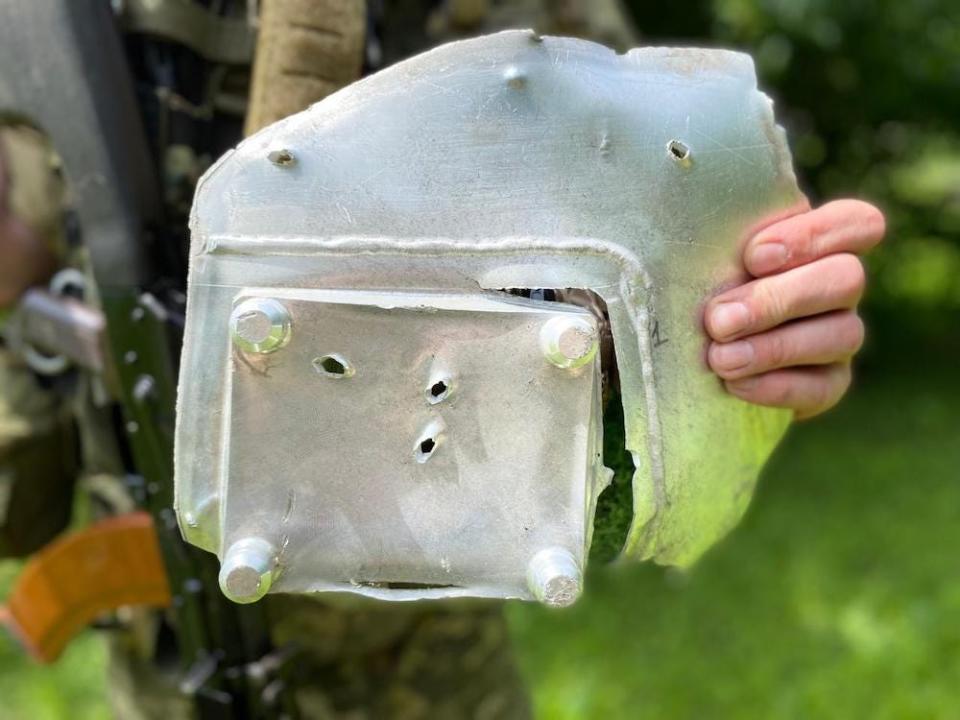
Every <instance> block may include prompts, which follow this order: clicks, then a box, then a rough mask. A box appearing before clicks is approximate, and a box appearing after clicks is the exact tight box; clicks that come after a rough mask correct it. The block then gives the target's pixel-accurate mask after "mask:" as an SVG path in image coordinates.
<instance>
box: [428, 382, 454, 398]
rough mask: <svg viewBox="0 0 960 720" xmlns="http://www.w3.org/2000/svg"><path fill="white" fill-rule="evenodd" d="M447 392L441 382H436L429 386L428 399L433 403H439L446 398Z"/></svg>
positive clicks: (446, 388)
mask: <svg viewBox="0 0 960 720" xmlns="http://www.w3.org/2000/svg"><path fill="white" fill-rule="evenodd" d="M449 390H450V388H449V387H448V386H447V384H446V383H445V382H444V381H443V380H438V381H437V382H435V383H434V384H433V385H431V386H430V397H431V399H432V400H433V401H434V402H440V401H441V400H443V398H444V397H446V395H447V392H449Z"/></svg>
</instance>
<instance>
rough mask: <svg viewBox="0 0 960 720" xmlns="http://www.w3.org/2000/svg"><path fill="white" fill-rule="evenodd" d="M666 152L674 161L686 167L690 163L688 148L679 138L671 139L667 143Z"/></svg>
mask: <svg viewBox="0 0 960 720" xmlns="http://www.w3.org/2000/svg"><path fill="white" fill-rule="evenodd" d="M667 152H668V153H670V157H671V158H673V160H674V162H677V163H679V164H680V165H683V166H684V167H686V166H687V165H689V164H690V162H691V159H690V148H689V147H688V146H687V145H686V144H685V143H683V142H681V141H680V140H671V141H670V142H668V143H667Z"/></svg>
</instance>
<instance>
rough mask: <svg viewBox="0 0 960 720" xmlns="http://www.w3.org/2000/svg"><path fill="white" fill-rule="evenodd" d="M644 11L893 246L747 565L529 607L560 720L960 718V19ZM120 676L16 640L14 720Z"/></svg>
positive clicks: (748, 545) (785, 2) (645, 27)
mask: <svg viewBox="0 0 960 720" xmlns="http://www.w3.org/2000/svg"><path fill="white" fill-rule="evenodd" d="M631 5H632V10H633V12H634V14H635V16H636V18H637V24H638V26H639V27H640V28H641V29H642V33H643V39H644V42H645V43H646V44H668V43H671V42H675V43H678V44H697V45H716V46H722V47H735V48H739V49H742V50H745V51H747V52H749V53H751V54H752V55H753V56H754V58H755V60H756V62H757V68H758V73H759V75H760V82H761V85H762V86H763V87H764V88H765V89H766V90H767V91H768V92H769V93H770V94H771V95H772V96H773V97H774V98H775V100H776V103H777V114H778V118H779V119H780V120H781V122H782V123H783V124H784V125H785V126H786V127H787V130H788V134H789V136H790V140H791V145H792V147H793V150H794V154H795V160H796V164H797V168H798V171H799V174H800V177H801V181H802V183H803V185H804V188H805V190H806V191H807V192H808V194H809V195H810V197H811V200H812V201H814V202H820V201H823V200H825V199H828V198H832V197H838V196H856V197H864V198H867V199H869V200H871V201H873V202H875V203H877V204H878V205H880V206H881V207H882V208H883V209H884V211H885V212H886V214H887V218H888V223H889V237H888V240H887V241H886V242H885V244H884V245H883V247H881V248H880V249H878V250H877V251H875V252H873V253H872V254H871V255H870V257H869V258H868V267H869V270H870V275H871V289H870V292H869V294H868V296H867V298H866V301H865V305H864V311H865V313H866V315H867V318H868V324H869V327H870V338H869V342H868V345H867V347H866V348H865V350H864V353H863V354H862V357H861V359H860V361H859V368H858V370H859V372H858V377H857V382H856V384H855V387H854V389H853V392H852V393H851V394H850V396H849V397H848V399H847V400H846V401H845V402H844V403H843V404H842V405H841V406H840V407H839V408H837V409H836V410H835V411H833V412H832V413H830V414H828V415H827V416H826V417H824V418H822V419H820V420H817V421H814V422H809V423H804V424H801V425H799V426H797V427H795V428H794V429H793V430H792V431H791V433H790V435H789V436H788V439H787V441H786V442H785V443H784V444H783V445H782V446H781V448H780V449H779V450H778V451H777V453H776V455H775V457H774V458H773V460H772V462H771V463H770V465H769V466H768V468H767V470H766V472H765V474H764V477H763V479H762V480H761V484H760V488H759V491H758V494H757V497H756V499H755V501H754V503H753V505H752V507H751V509H750V511H749V513H748V516H747V518H746V520H745V521H744V523H743V524H742V525H741V526H740V527H739V528H738V529H737V530H736V531H735V532H734V533H733V534H732V535H731V536H730V537H729V538H728V539H727V540H726V541H724V542H723V543H721V545H720V546H719V547H717V548H716V549H714V550H713V551H711V552H710V553H709V554H708V556H707V557H706V558H705V559H704V560H703V561H702V562H701V563H699V564H698V565H697V566H696V567H695V568H694V569H693V570H692V571H690V572H688V573H678V572H677V571H671V570H664V569H662V568H656V567H650V566H623V567H619V566H614V567H606V568H600V569H596V570H593V571H592V572H591V577H590V578H589V580H588V587H589V592H588V593H587V595H586V597H585V598H584V600H583V601H582V602H581V603H580V604H578V605H577V606H576V607H575V608H573V609H572V610H570V611H567V612H562V613H554V612H549V611H545V610H543V609H541V608H538V607H534V606H530V605H515V606H511V607H510V609H509V615H510V620H511V624H512V627H513V629H514V633H515V637H516V646H517V650H518V653H519V656H520V660H521V664H522V666H523V669H524V672H525V673H526V675H527V676H528V678H529V680H530V683H531V686H532V688H533V693H534V699H535V703H536V707H537V711H538V716H539V717H543V718H551V719H553V718H556V719H566V718H595V717H607V718H645V717H650V718H686V717H690V718H694V717H695V718H702V717H716V718H727V717H729V718H757V717H766V718H794V717H797V718H834V717H841V718H848V717H866V716H869V717H873V718H956V717H960V559H958V553H957V549H958V548H960V2H957V0H758V1H751V0H700V1H686V2H673V3H651V2H643V1H642V0H635V1H634V2H633V3H632V4H631ZM15 571H16V567H15V566H14V565H13V564H11V563H6V564H0V592H2V591H3V589H4V588H6V587H7V586H8V585H9V583H10V581H11V578H12V577H13V574H14V573H15ZM105 664H106V656H105V652H104V648H103V646H102V643H101V641H100V639H99V638H98V637H97V636H95V635H93V634H87V635H85V636H83V637H82V638H80V639H79V640H78V641H77V642H75V643H74V644H73V646H71V648H70V649H69V651H68V652H67V654H66V656H65V657H64V658H63V660H62V661H61V662H60V663H59V664H58V665H56V666H55V667H53V668H49V669H48V668H39V667H36V666H33V665H31V664H30V663H28V662H26V661H25V660H23V658H22V657H21V656H20V654H19V651H18V650H17V649H16V647H15V646H14V645H13V643H12V642H10V641H9V640H8V639H6V638H3V637H0V718H3V720H7V719H8V718H30V719H31V720H34V719H36V720H43V719H45V718H55V719H59V718H81V719H86V718H102V717H106V715H107V710H106V703H105V699H104V694H105V690H104V688H105Z"/></svg>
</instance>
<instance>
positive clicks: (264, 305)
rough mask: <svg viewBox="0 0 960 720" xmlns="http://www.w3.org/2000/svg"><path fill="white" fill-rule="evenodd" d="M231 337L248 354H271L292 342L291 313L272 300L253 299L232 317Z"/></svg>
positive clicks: (242, 303) (234, 312)
mask: <svg viewBox="0 0 960 720" xmlns="http://www.w3.org/2000/svg"><path fill="white" fill-rule="evenodd" d="M230 336H231V337H232V338H233V342H234V344H235V345H236V346H237V347H238V348H240V349H241V350H243V351H245V352H249V353H260V354H263V353H271V352H274V351H275V350H279V349H280V348H282V347H283V346H284V345H286V344H287V342H288V341H289V340H290V314H289V313H288V312H287V309H286V308H285V307H284V306H283V305H282V304H281V303H279V302H278V301H276V300H273V299H271V298H250V299H248V300H244V301H243V302H241V303H240V304H239V305H237V306H236V307H235V308H234V309H233V312H232V313H231V314H230Z"/></svg>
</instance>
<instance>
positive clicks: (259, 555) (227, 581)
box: [220, 538, 276, 603]
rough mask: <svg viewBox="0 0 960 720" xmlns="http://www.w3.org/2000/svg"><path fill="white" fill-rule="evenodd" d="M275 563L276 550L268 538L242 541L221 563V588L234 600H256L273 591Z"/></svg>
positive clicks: (231, 547) (243, 601)
mask: <svg viewBox="0 0 960 720" xmlns="http://www.w3.org/2000/svg"><path fill="white" fill-rule="evenodd" d="M275 565H276V551H275V550H274V548H273V546H272V545H271V544H270V543H268V542H267V541H266V540H262V539H261V538H245V539H243V540H238V541H237V542H235V543H234V544H233V545H231V546H230V549H229V550H227V554H226V555H224V557H223V563H222V564H221V565H220V589H221V590H222V591H223V594H224V595H226V596H227V598H229V599H230V600H233V602H236V603H252V602H256V601H257V600H259V599H260V598H262V597H263V596H264V595H266V594H267V592H268V591H269V590H270V585H271V584H272V582H273V574H274V567H275Z"/></svg>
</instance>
